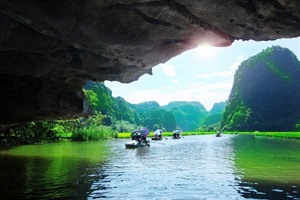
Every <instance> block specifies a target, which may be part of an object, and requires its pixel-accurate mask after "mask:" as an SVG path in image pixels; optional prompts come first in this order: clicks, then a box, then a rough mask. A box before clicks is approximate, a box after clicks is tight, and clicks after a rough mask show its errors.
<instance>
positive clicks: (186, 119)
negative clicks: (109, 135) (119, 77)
mask: <svg viewBox="0 0 300 200" xmlns="http://www.w3.org/2000/svg"><path fill="white" fill-rule="evenodd" d="M84 91H85V94H90V95H91V97H87V99H88V101H91V107H92V108H93V110H94V111H97V112H101V113H102V114H103V115H105V116H106V119H110V123H107V125H112V127H113V128H114V129H116V130H118V131H121V132H126V131H128V132H130V131H132V130H133V129H135V128H137V127H141V126H145V127H147V128H149V129H150V130H152V131H154V130H156V129H158V128H160V129H164V130H165V131H173V130H174V129H176V128H180V129H182V130H184V131H194V130H197V129H198V128H199V127H200V126H210V125H214V124H217V123H218V122H219V120H220V116H221V114H222V112H223V111H224V104H225V103H220V104H216V105H215V106H214V108H213V109H212V110H213V115H210V112H207V111H206V109H205V107H204V106H203V105H202V104H201V103H200V102H185V101H176V102H170V103H169V104H168V105H166V106H160V105H159V104H158V103H157V102H155V101H149V102H143V103H139V104H130V103H128V102H126V101H125V100H124V99H123V98H121V97H117V98H115V97H113V96H112V92H111V91H110V90H109V89H108V88H107V87H106V86H105V85H104V84H103V83H99V82H93V81H88V82H87V83H86V85H85V86H84ZM87 91H88V92H87ZM95 97H96V98H95ZM97 99H99V102H98V104H99V105H98V104H97V103H96V105H95V104H94V102H96V101H97ZM103 101H104V102H103ZM207 117H209V118H210V119H208V120H206V118H207ZM204 122H205V123H204Z"/></svg>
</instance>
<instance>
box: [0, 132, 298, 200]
mask: <svg viewBox="0 0 300 200" xmlns="http://www.w3.org/2000/svg"><path fill="white" fill-rule="evenodd" d="M126 142H127V140H113V141H109V142H105V143H88V142H86V143H70V144H68V143H61V144H49V145H33V146H24V147H20V148H15V149H10V150H5V151H0V180H1V181H0V199H86V198H88V199H105V198H112V199H222V200H223V199H225V200H226V199H230V200H231V199H300V198H299V187H300V174H299V173H300V168H299V167H300V166H299V163H300V155H299V149H300V141H299V140H278V139H272V138H271V139H268V138H267V139H266V138H256V137H252V136H243V135H234V136H230V135H224V136H222V137H219V138H217V137H215V136H212V135H208V136H190V137H185V138H184V139H181V140H172V139H169V140H165V141H162V142H161V143H162V144H159V143H155V142H152V143H151V147H150V148H148V147H145V148H138V149H125V145H124V144H125V143H126ZM274 147H276V148H274Z"/></svg>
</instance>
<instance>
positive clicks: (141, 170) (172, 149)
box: [88, 136, 240, 199]
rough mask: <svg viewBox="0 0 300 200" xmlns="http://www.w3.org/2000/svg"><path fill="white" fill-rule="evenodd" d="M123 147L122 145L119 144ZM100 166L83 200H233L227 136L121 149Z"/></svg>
mask: <svg viewBox="0 0 300 200" xmlns="http://www.w3.org/2000/svg"><path fill="white" fill-rule="evenodd" d="M120 142H122V143H123V145H124V141H120ZM123 145H116V146H115V147H114V150H113V151H114V152H116V154H115V156H114V157H112V158H111V160H110V161H109V162H107V163H106V164H105V165H104V166H102V169H103V173H104V174H105V177H103V178H101V179H99V181H97V182H95V183H94V184H93V185H92V188H93V190H94V191H93V192H92V193H91V194H90V195H89V198H88V199H97V198H113V199H236V198H238V197H239V196H240V195H239V193H238V192H237V190H236V188H234V187H235V186H236V185H237V184H238V181H237V179H236V177H235V169H234V165H233V163H234V160H233V150H232V145H231V136H228V137H223V138H216V137H214V136H201V137H199V136H191V137H185V139H184V140H169V141H167V142H165V145H159V144H155V143H152V144H151V147H150V148H148V147H146V148H140V149H135V150H124V146H123Z"/></svg>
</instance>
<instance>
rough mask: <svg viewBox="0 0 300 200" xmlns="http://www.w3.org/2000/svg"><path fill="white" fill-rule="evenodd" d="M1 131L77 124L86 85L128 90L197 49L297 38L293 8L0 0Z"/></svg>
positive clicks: (249, 2) (293, 4)
mask: <svg viewBox="0 0 300 200" xmlns="http://www.w3.org/2000/svg"><path fill="white" fill-rule="evenodd" d="M0 25H1V26H0V35H1V37H0V65H1V67H0V77H1V78H0V88H1V91H0V92H1V96H0V129H4V128H7V127H9V126H11V125H14V124H17V123H21V122H27V121H36V120H49V119H66V118H73V117H78V116H81V115H83V114H84V112H83V110H84V109H83V99H84V98H83V94H82V91H81V90H82V85H83V84H84V83H85V82H86V81H87V80H88V79H91V80H97V81H104V80H111V81H112V80H114V81H120V82H123V83H129V82H132V81H134V80H137V79H138V78H139V77H140V76H141V75H143V74H146V73H148V74H151V71H152V70H151V68H152V67H154V66H155V65H157V64H159V63H164V62H166V61H168V60H169V59H170V58H172V57H174V56H176V55H178V54H180V53H182V52H184V51H186V50H189V49H192V48H195V47H197V46H198V45H200V44H203V43H204V44H210V45H214V46H221V47H222V46H228V45H231V44H232V42H234V40H239V39H241V40H250V39H252V40H256V41H263V40H274V39H278V38H291V37H298V36H300V1H298V0H260V1H258V0H227V1H225V0H201V1H198V0H177V1H170V0H161V1H154V0H153V1H150V0H102V1H101V0H84V1H79V0H56V1H53V0H43V1H41V0H26V1H22V0H1V2H0Z"/></svg>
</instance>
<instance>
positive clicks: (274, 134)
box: [117, 131, 300, 139]
mask: <svg viewBox="0 0 300 200" xmlns="http://www.w3.org/2000/svg"><path fill="white" fill-rule="evenodd" d="M130 134H131V133H129V132H126V133H118V134H117V138H130ZM213 134H216V132H198V131H187V132H182V136H189V135H213ZM223 134H247V135H255V136H264V137H277V138H290V139H300V132H259V131H255V132H236V131H235V132H223ZM152 136H153V132H150V133H149V136H148V137H152ZM163 136H164V137H171V136H173V133H172V132H164V133H163Z"/></svg>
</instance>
